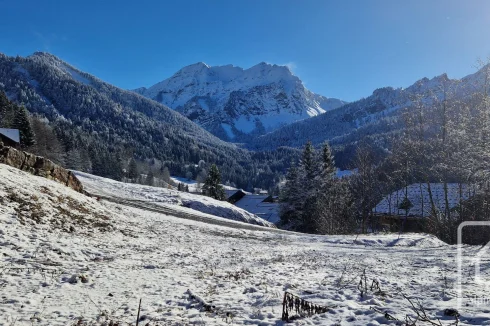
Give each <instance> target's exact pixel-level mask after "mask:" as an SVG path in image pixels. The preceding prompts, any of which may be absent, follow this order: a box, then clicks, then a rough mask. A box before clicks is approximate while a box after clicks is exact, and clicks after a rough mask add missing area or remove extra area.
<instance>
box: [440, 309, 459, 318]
mask: <svg viewBox="0 0 490 326" xmlns="http://www.w3.org/2000/svg"><path fill="white" fill-rule="evenodd" d="M444 316H451V317H459V316H460V315H459V312H458V311H457V310H456V309H452V308H450V309H444Z"/></svg>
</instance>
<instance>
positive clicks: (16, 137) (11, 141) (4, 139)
mask: <svg viewBox="0 0 490 326" xmlns="http://www.w3.org/2000/svg"><path fill="white" fill-rule="evenodd" d="M0 142H1V143H3V145H4V146H10V147H18V146H19V144H20V133H19V130H18V129H7V128H0Z"/></svg>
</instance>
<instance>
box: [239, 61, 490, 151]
mask: <svg viewBox="0 0 490 326" xmlns="http://www.w3.org/2000/svg"><path fill="white" fill-rule="evenodd" d="M488 69H489V66H486V67H483V68H481V69H480V70H479V71H477V72H476V73H474V74H471V75H468V76H466V77H464V78H462V79H450V78H448V76H447V75H446V74H442V75H440V76H437V77H434V78H432V79H428V78H423V79H420V80H419V81H417V82H415V83H414V84H413V85H411V86H410V87H408V88H397V89H395V88H391V87H385V88H380V89H377V90H375V91H374V92H373V94H372V95H371V96H369V97H367V98H363V99H360V100H358V101H355V102H352V103H348V104H346V105H344V106H342V107H339V108H337V109H334V110H330V111H328V112H326V113H323V114H320V115H317V116H315V117H312V118H310V119H307V120H302V121H298V122H294V123H291V124H289V125H287V126H284V127H282V128H279V129H277V130H275V131H272V132H270V133H267V134H265V135H261V136H259V137H256V138H255V139H254V140H253V141H252V142H250V143H249V144H248V146H249V148H250V149H253V150H264V149H270V148H277V147H279V146H288V147H300V146H303V145H304V144H305V142H306V141H308V140H310V141H312V142H313V144H314V145H319V144H320V143H322V142H324V141H326V140H328V141H329V142H330V144H331V145H334V146H336V147H337V149H339V148H340V149H342V148H345V146H349V145H351V144H356V143H357V142H359V141H361V140H366V139H367V140H371V141H374V142H377V143H378V146H382V147H383V146H386V139H387V138H386V137H387V135H390V134H391V135H392V134H394V133H396V132H397V131H400V130H401V129H402V128H403V121H402V120H403V119H401V118H402V115H401V113H402V112H404V109H406V108H413V107H414V105H417V104H423V105H431V104H434V103H435V101H439V102H441V101H442V100H443V99H444V98H446V99H449V100H452V99H457V100H465V99H469V98H470V97H471V95H472V94H474V92H475V91H482V90H483V88H484V85H485V83H490V80H488V78H489V76H488V75H487V74H488ZM488 86H490V85H487V92H488V90H489V87H488Z"/></svg>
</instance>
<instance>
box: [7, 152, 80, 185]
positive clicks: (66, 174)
mask: <svg viewBox="0 0 490 326" xmlns="http://www.w3.org/2000/svg"><path fill="white" fill-rule="evenodd" d="M0 163H3V164H6V165H10V166H12V167H14V168H17V169H20V170H22V171H26V172H29V173H31V174H33V175H37V176H40V177H43V178H47V179H51V180H54V181H56V182H59V183H62V184H64V185H65V186H67V187H70V188H72V189H74V190H76V191H78V192H80V193H83V186H82V183H81V182H80V181H79V180H78V179H77V177H76V176H75V175H74V174H73V173H72V172H71V171H69V170H67V169H65V168H63V167H61V166H59V165H57V164H55V163H53V162H52V161H50V160H48V159H46V158H44V157H41V156H36V155H34V154H31V153H27V152H23V151H19V150H17V149H15V148H12V147H8V146H1V145H0Z"/></svg>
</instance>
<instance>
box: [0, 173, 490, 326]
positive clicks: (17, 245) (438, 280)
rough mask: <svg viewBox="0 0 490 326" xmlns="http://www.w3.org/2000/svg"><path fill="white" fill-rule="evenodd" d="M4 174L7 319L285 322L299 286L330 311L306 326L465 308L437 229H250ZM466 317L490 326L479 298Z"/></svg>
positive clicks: (1, 281)
mask: <svg viewBox="0 0 490 326" xmlns="http://www.w3.org/2000/svg"><path fill="white" fill-rule="evenodd" d="M0 173H1V176H2V178H1V179H0V180H1V181H0V197H1V206H0V248H1V252H2V255H1V256H0V259H1V261H0V264H1V265H0V291H1V292H0V293H1V302H0V325H5V326H11V325H115V324H118V325H136V320H137V314H138V305H139V300H140V299H141V311H140V318H139V325H282V324H283V323H284V322H282V321H281V315H282V301H283V296H284V292H285V291H288V292H290V293H293V294H295V295H298V296H299V297H301V298H303V299H305V300H308V301H310V302H313V303H315V304H318V305H322V306H325V307H328V311H327V312H325V313H322V314H317V315H313V316H311V317H305V318H298V319H295V320H293V321H292V324H294V325H363V326H365V325H409V324H408V323H407V320H416V318H417V312H418V313H419V314H425V316H426V317H427V318H428V320H430V321H431V322H434V323H435V325H439V321H438V320H439V319H440V324H441V325H450V324H454V322H455V317H453V316H445V313H444V312H445V310H446V309H455V308H457V280H458V278H457V276H458V275H457V264H456V256H457V247H456V246H450V245H447V244H445V243H443V242H441V241H439V240H437V239H435V238H434V237H432V236H429V235H425V234H403V235H401V236H400V237H399V236H398V235H397V234H374V235H362V236H355V235H353V236H312V235H304V234H299V233H275V232H270V231H269V230H270V229H268V228H265V227H263V228H261V229H260V230H257V231H251V230H243V229H241V226H243V225H244V223H242V222H232V223H235V224H236V227H231V228H230V227H224V226H220V225H212V224H207V223H202V222H196V221H191V220H186V219H181V218H177V217H173V216H169V215H165V214H161V213H157V212H151V211H147V210H144V209H139V208H134V207H129V206H125V205H121V204H116V203H112V202H109V201H104V200H101V201H97V200H96V199H94V198H89V197H86V196H84V195H81V194H79V193H76V192H74V191H72V190H71V189H68V188H65V187H64V186H62V185H60V184H57V183H55V182H52V181H49V180H46V179H43V178H39V177H35V176H31V175H28V174H26V173H24V172H22V171H19V170H15V169H13V168H10V167H7V166H4V165H0ZM19 180H21V181H19ZM94 182H95V181H93V183H92V185H91V187H94V186H95V183H94ZM101 187H102V185H101ZM43 189H44V190H43ZM60 197H61V199H63V200H60ZM27 199H29V200H27ZM66 203H71V204H70V205H71V207H65V206H64V205H67V204H66ZM75 207H78V208H79V209H78V210H77V209H75ZM33 212H37V214H33ZM67 212H71V213H70V214H68V213H67ZM77 216H83V217H84V219H86V220H87V221H88V222H85V221H84V219H81V218H80V219H79V218H77ZM58 221H63V222H62V223H61V222H58ZM89 222H90V223H89ZM102 222H104V223H102ZM477 249H478V248H476V247H471V246H466V247H464V248H463V252H464V253H465V254H467V255H468V256H471V255H474V253H475V252H476V250H477ZM485 262H487V260H485ZM485 262H484V263H483V264H482V266H483V267H482V272H483V273H484V275H487V274H486V272H485V268H488V267H485V266H488V262H487V263H486V264H485ZM471 270H472V266H466V267H465V273H468V274H469V273H471ZM463 288H464V291H465V293H466V294H467V295H468V296H471V295H477V296H481V297H484V296H485V288H484V287H482V286H481V285H479V284H477V283H475V282H471V280H469V279H468V281H467V282H465V284H464V287H463ZM412 304H413V305H414V306H415V308H416V309H415V310H414V307H413V306H412ZM459 314H460V317H459V324H458V325H490V309H489V308H488V307H485V306H481V305H479V304H478V302H470V301H466V302H465V304H464V305H463V306H462V307H461V308H460V309H459ZM407 316H408V317H407ZM390 319H391V320H390ZM394 319H397V320H394ZM416 325H431V324H430V323H429V322H424V321H420V320H419V321H418V322H417V323H416Z"/></svg>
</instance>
